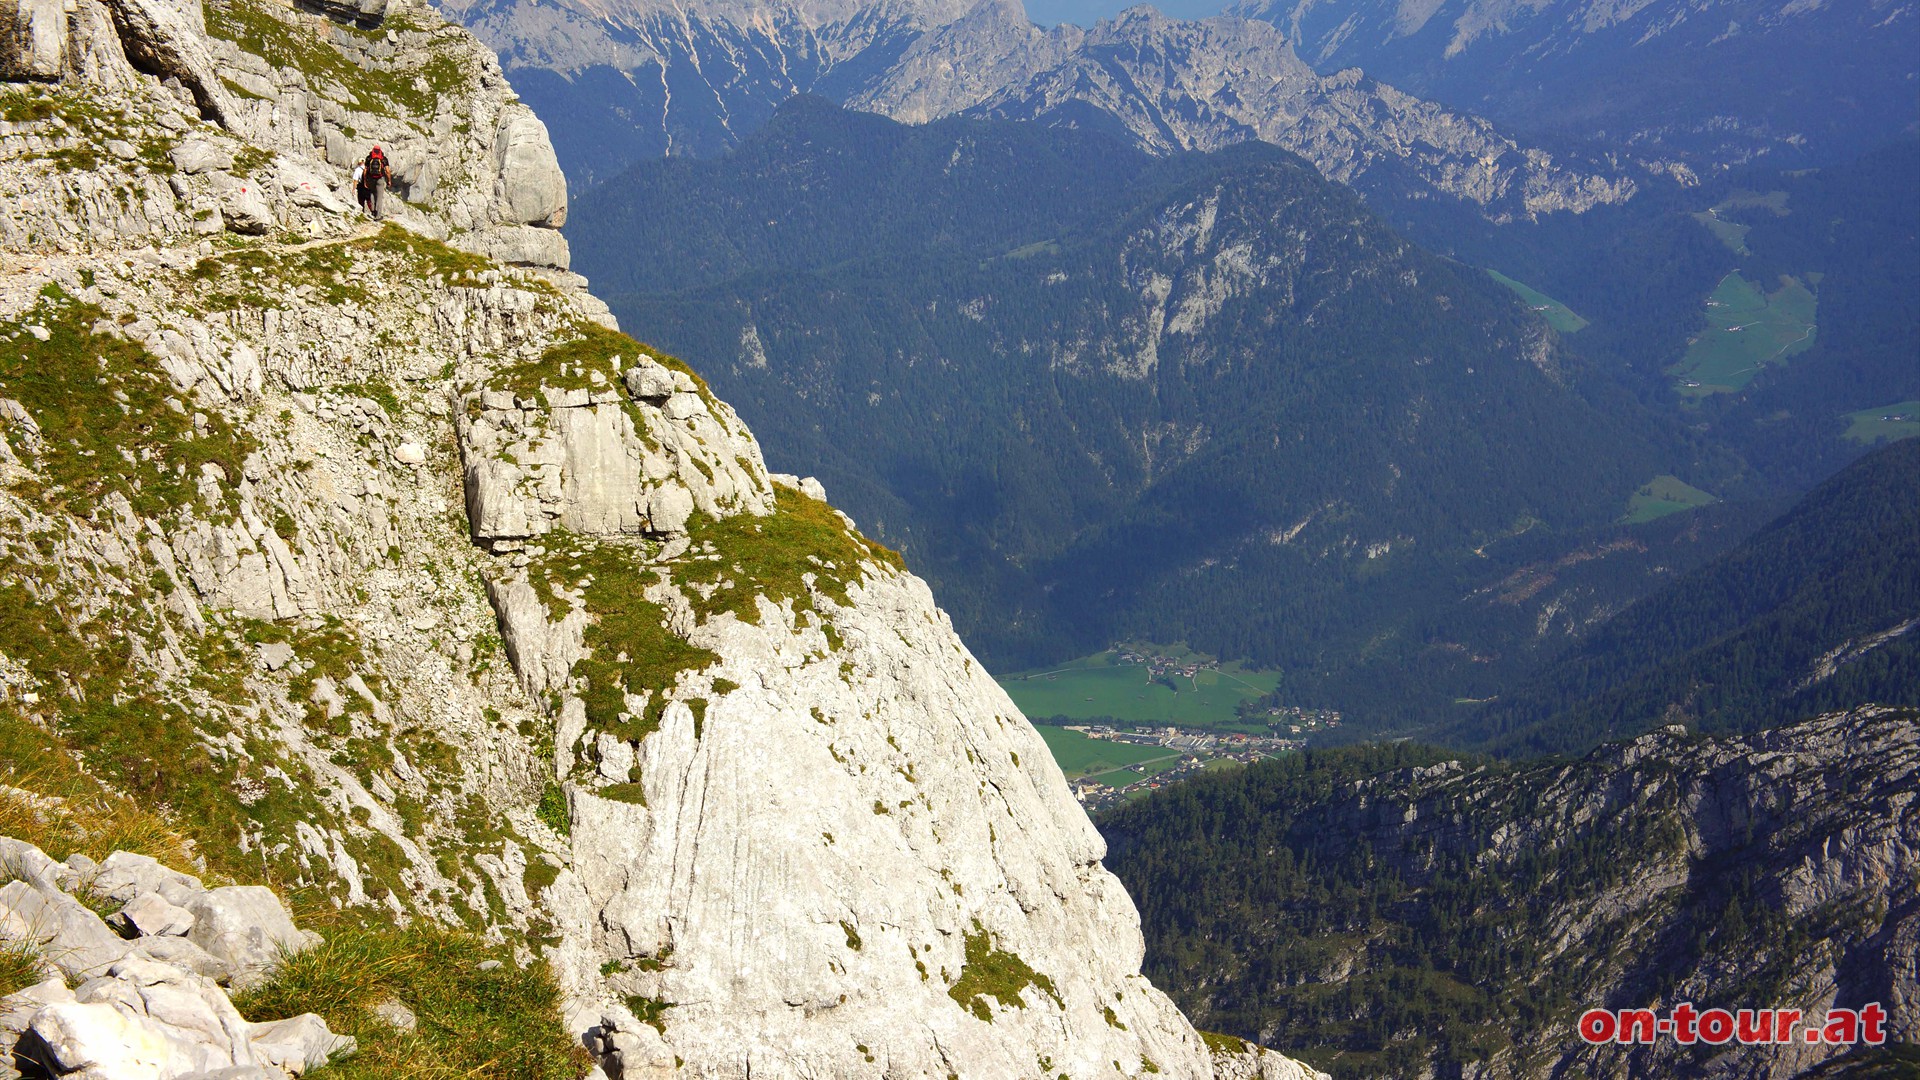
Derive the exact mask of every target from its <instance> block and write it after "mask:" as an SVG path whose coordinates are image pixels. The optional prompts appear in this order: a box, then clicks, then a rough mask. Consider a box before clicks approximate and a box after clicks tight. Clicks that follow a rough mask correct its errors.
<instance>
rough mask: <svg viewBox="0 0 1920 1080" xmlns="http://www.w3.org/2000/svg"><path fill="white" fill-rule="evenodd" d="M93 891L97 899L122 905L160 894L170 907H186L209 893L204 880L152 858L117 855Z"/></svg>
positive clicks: (101, 868) (126, 853)
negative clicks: (146, 895) (108, 900)
mask: <svg viewBox="0 0 1920 1080" xmlns="http://www.w3.org/2000/svg"><path fill="white" fill-rule="evenodd" d="M89 888H90V889H91V890H92V891H93V892H94V893H95V894H97V895H100V896H104V897H106V898H108V899H110V900H116V901H118V902H120V903H122V904H125V903H127V902H129V901H131V900H132V899H133V898H134V897H136V896H139V895H140V894H141V893H158V894H159V895H160V897H161V898H162V899H164V900H165V901H167V902H168V903H170V904H179V905H182V906H185V905H186V903H187V900H188V899H189V898H191V897H193V896H194V895H195V894H197V893H202V892H205V891H206V886H204V885H202V884H200V879H199V878H197V877H194V876H193V875H192V874H183V873H181V872H180V871H178V870H175V869H173V868H171V867H167V866H162V865H161V864H160V862H159V861H158V860H157V859H155V858H153V857H152V856H150V855H139V854H136V853H134V852H131V851H116V852H114V853H113V854H111V855H109V856H107V857H106V859H105V860H103V861H102V862H101V863H100V865H99V867H98V868H97V869H96V870H95V871H94V875H93V880H92V881H91V882H90V883H89Z"/></svg>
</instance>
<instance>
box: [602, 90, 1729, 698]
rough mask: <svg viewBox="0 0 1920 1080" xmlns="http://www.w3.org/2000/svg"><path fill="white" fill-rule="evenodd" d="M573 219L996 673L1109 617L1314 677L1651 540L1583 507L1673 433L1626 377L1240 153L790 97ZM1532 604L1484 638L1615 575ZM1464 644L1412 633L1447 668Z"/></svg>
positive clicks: (1276, 154) (1619, 488)
mask: <svg viewBox="0 0 1920 1080" xmlns="http://www.w3.org/2000/svg"><path fill="white" fill-rule="evenodd" d="M575 212H576V215H577V217H576V220H577V221H578V222H580V223H581V224H582V226H584V227H583V228H581V229H579V230H578V233H577V236H578V237H579V239H578V241H577V242H578V244H579V259H580V264H581V266H582V268H583V269H584V270H585V271H586V272H587V273H589V274H590V275H592V276H593V278H594V279H595V280H596V281H597V282H599V283H600V284H601V286H602V287H603V289H604V290H605V292H606V293H607V294H608V295H609V296H611V297H612V298H613V299H612V300H611V303H612V304H613V305H614V307H615V308H616V310H618V311H619V312H620V314H621V316H622V318H623V319H627V320H629V321H637V322H639V323H642V324H644V325H647V326H650V327H654V328H656V330H655V333H656V335H657V336H658V338H659V339H660V340H661V341H662V342H663V343H666V344H667V345H669V346H670V347H672V348H674V349H676V350H679V351H681V352H683V353H684V354H686V355H689V356H693V357H696V358H698V361H699V362H700V363H701V364H702V365H703V367H704V368H705V369H706V370H708V371H709V372H710V374H711V376H712V377H713V378H714V379H715V380H716V385H719V386H721V387H722V388H723V389H724V391H725V392H726V393H727V394H728V395H729V396H730V397H731V398H732V399H733V400H735V401H737V402H739V403H740V406H741V408H742V409H743V411H744V412H745V414H746V415H748V416H750V417H752V418H753V422H754V423H755V425H756V427H757V428H758V429H759V430H760V431H762V432H763V433H764V435H765V437H766V438H767V439H768V444H769V447H770V450H771V453H772V454H773V456H774V459H775V460H776V461H784V462H791V463H792V467H794V468H802V469H805V470H807V471H810V472H816V473H817V474H818V475H820V476H821V477H822V478H823V479H824V480H825V481H826V482H827V483H828V485H829V487H830V490H832V491H834V492H835V493H836V494H837V496H838V497H840V498H842V499H845V500H846V501H847V504H848V505H849V506H850V507H852V508H853V509H854V510H855V511H856V512H857V513H859V515H860V517H861V519H862V520H863V521H867V522H869V523H871V525H872V527H874V528H875V529H876V530H878V531H879V533H880V534H881V535H883V536H885V537H887V538H888V540H889V542H891V543H897V544H899V545H901V546H902V547H903V548H904V549H905V551H906V553H907V555H908V558H909V559H910V560H911V561H912V562H913V564H914V565H916V566H918V567H922V568H924V570H925V572H927V573H928V574H929V575H930V577H932V579H933V580H934V581H935V583H936V587H937V588H939V589H940V591H941V595H942V597H943V601H944V602H945V603H946V604H947V605H949V607H950V608H951V609H952V610H953V611H954V612H955V615H956V618H957V619H959V620H960V623H961V625H962V626H963V627H964V628H965V629H966V632H967V633H968V634H969V636H970V637H971V638H972V639H973V640H975V641H976V642H977V643H978V644H979V646H980V647H981V648H982V649H983V650H984V651H985V652H986V654H987V655H988V656H989V657H990V658H991V660H992V662H994V663H996V664H1000V665H1003V666H1007V665H1024V664H1027V663H1030V662H1038V661H1040V660H1046V659H1058V658H1060V657H1061V656H1063V655H1067V654H1070V653H1072V652H1073V651H1074V650H1080V651H1083V652H1090V651H1093V650H1096V649H1099V648H1104V647H1105V646H1106V644H1107V643H1108V642H1109V641H1111V640H1113V639H1114V637H1116V636H1119V635H1125V634H1138V635H1145V636H1148V637H1150V638H1152V639H1155V640H1174V639H1182V638H1184V639H1186V640H1189V641H1191V642H1193V643H1194V644H1195V645H1196V647H1201V648H1207V649H1209V650H1212V651H1217V652H1221V653H1224V654H1228V655H1240V656H1249V657H1252V658H1253V659H1255V660H1257V661H1261V662H1264V663H1269V664H1282V665H1286V666H1287V667H1288V668H1289V669H1290V670H1297V671H1300V672H1302V673H1306V672H1311V671H1317V670H1320V669H1321V668H1323V667H1324V668H1339V667H1340V666H1341V665H1344V664H1347V663H1350V662H1351V660H1352V658H1353V656H1354V655H1355V653H1356V652H1357V651H1358V650H1359V649H1360V648H1361V647H1363V646H1364V645H1365V644H1366V643H1367V642H1369V641H1371V640H1374V639H1376V638H1378V637H1379V636H1380V635H1381V634H1382V632H1383V631H1385V630H1386V629H1387V628H1389V627H1390V626H1393V625H1397V623H1398V621H1399V620H1402V619H1403V618H1404V617H1405V616H1406V612H1407V611H1408V610H1409V609H1410V608H1418V609H1420V610H1429V611H1430V610H1433V609H1434V607H1435V606H1436V605H1437V606H1441V607H1444V606H1447V605H1457V604H1459V603H1461V602H1462V599H1463V597H1467V596H1469V595H1471V594H1472V593H1473V592H1474V591H1475V590H1476V589H1480V588H1482V587H1492V586H1495V585H1497V583H1499V582H1500V581H1502V580H1504V579H1505V578H1507V577H1508V576H1509V575H1510V574H1512V573H1514V572H1515V571H1517V570H1520V569H1522V568H1523V567H1526V566H1529V565H1532V564H1534V563H1537V562H1540V561H1542V560H1545V561H1546V562H1549V563H1551V562H1552V561H1553V560H1555V559H1558V558H1560V557H1562V556H1564V555H1567V554H1569V553H1570V552H1571V551H1573V550H1574V549H1578V548H1581V547H1582V546H1583V545H1589V544H1591V545H1592V547H1593V548H1594V549H1595V552H1596V553H1598V554H1623V553H1627V552H1633V553H1635V554H1636V557H1637V554H1638V553H1644V552H1645V551H1647V549H1648V545H1649V543H1652V544H1653V546H1655V547H1659V546H1660V545H1662V544H1664V543H1665V541H1663V540H1658V539H1653V540H1648V539H1644V538H1640V537H1638V536H1627V537H1624V538H1623V537H1621V536H1615V535H1612V534H1608V535H1600V534H1598V533H1595V532H1594V531H1593V530H1595V529H1601V528H1603V527H1606V526H1608V525H1609V524H1610V523H1611V522H1613V521H1614V519H1616V518H1618V517H1620V516H1621V514H1622V513H1623V511H1624V510H1625V507H1626V503H1627V499H1628V497H1629V495H1630V494H1631V493H1632V492H1633V491H1634V490H1635V489H1636V488H1637V487H1638V486H1639V485H1641V484H1643V483H1645V482H1646V480H1647V479H1648V478H1649V477H1651V476H1653V475H1655V474H1657V473H1660V472H1664V471H1667V470H1668V469H1670V468H1673V467H1674V466H1672V465H1669V464H1667V461H1668V460H1669V456H1670V455H1683V454H1685V453H1688V452H1689V451H1688V450H1687V449H1686V447H1685V446H1684V445H1682V444H1678V443H1676V442H1674V441H1673V440H1672V439H1670V438H1668V437H1667V436H1665V435H1663V434H1661V433H1660V432H1658V431H1656V430H1654V429H1653V428H1651V427H1650V426H1649V425H1647V424H1646V422H1645V421H1644V420H1643V419H1641V418H1640V413H1639V412H1638V410H1637V408H1636V407H1635V406H1633V405H1632V403H1631V402H1624V403H1622V402H1617V401H1612V400H1611V399H1609V403H1608V404H1607V405H1606V407H1605V408H1604V409H1602V408H1596V407H1595V406H1594V405H1593V404H1591V403H1590V402H1589V401H1588V400H1587V398H1586V397H1584V396H1583V393H1582V391H1581V390H1580V389H1579V387H1580V385H1581V380H1582V379H1583V378H1584V377H1585V375H1584V373H1583V372H1582V370H1581V369H1580V367H1579V363H1578V361H1577V359H1576V358H1575V357H1574V356H1573V355H1572V354H1570V353H1569V352H1568V351H1567V350H1566V349H1565V347H1564V345H1563V343H1562V342H1561V341H1560V340H1559V339H1557V338H1556V336H1555V335H1554V334H1553V332H1552V331H1550V330H1549V329H1547V327H1546V326H1545V324H1543V323H1541V322H1539V321H1537V320H1536V319H1535V318H1534V317H1533V316H1532V315H1531V314H1530V313H1529V312H1527V311H1526V310H1525V309H1524V308H1523V307H1522V306H1521V305H1519V304H1518V303H1516V302H1515V301H1514V299H1513V298H1512V296H1511V295H1510V294H1509V293H1507V292H1506V291H1505V290H1503V289H1501V288H1500V287H1499V286H1498V285H1497V284H1495V283H1494V282H1493V281H1492V280H1491V279H1489V278H1488V277H1487V276H1486V275H1484V274H1483V273H1481V272H1479V271H1477V270H1474V269H1472V268H1470V267H1465V266H1461V265H1459V264H1457V263H1453V262H1450V261H1448V260H1444V259H1439V258H1436V257H1434V256H1431V255H1429V254H1427V253H1425V252H1423V251H1421V250H1420V249H1419V248H1417V247H1415V246H1413V245H1411V244H1409V243H1408V242H1407V241H1405V240H1404V239H1402V238H1400V237H1398V236H1396V235H1395V234H1394V233H1392V232H1391V231H1390V230H1388V229H1387V228H1385V227H1384V226H1383V225H1381V224H1380V223H1379V221H1378V220H1377V219H1375V218H1374V217H1373V216H1372V215H1371V214H1370V213H1369V212H1368V211H1367V210H1366V209H1365V208H1364V207H1363V206H1361V205H1360V203H1359V201H1358V200H1357V199H1356V198H1355V197H1354V196H1353V195H1352V194H1351V193H1350V192H1348V191H1347V190H1345V189H1343V188H1341V187H1339V186H1336V185H1333V184H1329V183H1327V182H1326V181H1324V180H1322V179H1321V178H1320V177H1318V176H1317V175H1316V174H1315V173H1314V171H1313V170H1312V169H1311V168H1309V167H1307V166H1306V165H1305V164H1304V163H1302V162H1300V161H1299V160H1298V159H1296V158H1293V157H1291V156H1289V155H1287V154H1285V153H1283V152H1280V151H1277V150H1274V149H1272V148H1269V147H1263V146H1260V145H1258V144H1252V145H1246V146H1241V147H1237V148H1233V149H1230V150H1227V151H1222V152H1219V153H1215V154H1211V155H1176V156H1173V157H1170V158H1155V157H1151V156H1149V155H1146V154H1144V153H1141V152H1139V151H1137V150H1133V149H1131V148H1130V147H1128V146H1127V145H1126V144H1125V143H1123V142H1118V141H1115V140H1112V139H1109V138H1107V137H1106V136H1103V135H1101V134H1099V133H1097V132H1090V131H1062V130H1057V129H1048V128H1042V127H1037V126H1033V125H1019V124H1011V123H996V122H983V121H964V120H949V121H940V122H936V123H933V124H929V125H926V126H924V127H918V128H910V127H904V126H901V125H897V124H893V123H891V122H888V121H885V120H883V119H880V118H877V117H872V116H867V115H862V114H856V113H850V112H843V111H840V110H837V109H835V108H833V107H832V106H830V105H829V104H828V103H825V102H821V101H818V100H813V101H807V100H801V101H796V102H795V103H793V104H792V105H790V106H789V107H787V108H786V109H783V110H782V112H781V114H780V115H779V116H777V117H776V118H775V120H774V121H773V123H772V124H771V125H770V126H769V127H768V128H767V129H765V130H764V131H763V133H762V134H761V135H759V136H756V137H755V138H754V139H751V140H749V141H748V142H747V144H746V145H744V146H743V147H742V148H741V149H740V150H738V151H736V152H734V153H733V154H731V155H729V156H728V157H726V158H724V159H720V160H717V161H710V162H695V161H667V162H661V163H656V164H652V165H647V166H643V167H640V168H638V169H636V170H634V171H633V172H631V173H629V174H628V175H626V176H625V177H623V178H622V179H621V180H619V181H617V182H614V183H610V184H608V185H605V186H603V187H602V188H600V189H597V190H596V191H594V192H593V193H591V194H589V195H587V196H585V197H584V198H582V199H581V200H580V203H579V205H578V207H577V208H576V211H575ZM636 247H638V248H643V249H644V250H646V251H648V252H649V255H648V257H646V258H641V259H634V258H630V257H629V256H628V253H629V252H630V251H631V250H633V249H634V248H636ZM796 402H802V403H804V405H805V408H804V409H796V408H795V407H794V405H795V403H796ZM1676 447H1677V449H1676ZM1683 531H1684V530H1683ZM1689 535H1690V539H1689V540H1687V541H1685V542H1683V543H1682V544H1681V545H1679V547H1677V548H1675V549H1674V551H1672V552H1670V553H1668V554H1663V555H1659V556H1656V557H1653V558H1651V559H1649V561H1648V563H1647V564H1644V568H1643V569H1642V570H1639V571H1635V572H1633V573H1630V574H1627V575H1624V576H1625V577H1627V578H1632V579H1633V581H1634V582H1638V584H1634V583H1632V582H1628V583H1625V584H1623V585H1622V588H1625V589H1626V590H1627V592H1626V595H1638V592H1639V591H1640V590H1644V589H1645V588H1648V587H1651V583H1652V580H1654V579H1655V578H1657V573H1656V572H1655V569H1654V568H1655V567H1657V566H1659V565H1662V564H1664V565H1668V566H1671V565H1672V563H1671V562H1670V561H1668V560H1669V559H1670V558H1678V559H1681V560H1682V561H1683V563H1684V562H1686V561H1687V560H1688V559H1689V558H1690V556H1689V555H1688V554H1686V551H1690V550H1693V548H1692V547H1690V546H1689V545H1691V544H1692V541H1694V540H1699V539H1701V538H1702V537H1705V538H1707V540H1708V543H1707V544H1706V550H1708V551H1717V550H1718V548H1717V547H1714V546H1712V544H1713V543H1714V541H1713V540H1712V537H1713V536H1715V535H1718V533H1717V531H1716V530H1715V528H1714V527H1713V526H1711V525H1709V527H1708V529H1707V530H1706V531H1705V532H1696V533H1692V534H1689ZM1516 536H1523V537H1525V539H1524V540H1514V541H1512V542H1511V543H1509V542H1508V541H1509V540H1510V538H1513V537H1516ZM1554 537H1560V538H1561V540H1560V541H1556V540H1554V539H1552V538H1554ZM1623 539H1624V541H1625V542H1624V543H1617V542H1616V541H1621V540H1623ZM1559 542H1564V543H1565V544H1566V545H1567V546H1566V547H1565V548H1564V549H1558V550H1555V549H1554V548H1555V544H1556V543H1559ZM1701 557H1704V556H1701ZM1580 561H1583V560H1581V559H1577V558H1576V559H1572V560H1570V563H1571V562H1580ZM1647 575H1652V577H1649V576H1647ZM1536 591H1537V590H1536ZM1559 595H1560V594H1557V593H1553V592H1546V593H1542V594H1541V595H1539V597H1538V599H1537V600H1535V599H1534V598H1533V593H1528V594H1526V596H1523V597H1522V598H1521V599H1520V601H1519V603H1518V605H1517V606H1516V607H1514V608H1513V610H1512V614H1513V615H1514V619H1513V620H1512V622H1513V624H1514V625H1512V626H1511V627H1508V628H1506V629H1503V630H1501V631H1499V634H1500V635H1515V636H1517V637H1518V639H1519V640H1518V641H1517V642H1516V643H1515V649H1516V650H1518V651H1527V650H1530V649H1533V648H1535V647H1537V644H1538V643H1537V642H1536V641H1534V640H1533V639H1534V638H1535V637H1536V634H1537V633H1539V632H1540V631H1541V627H1542V626H1544V625H1546V624H1551V625H1552V626H1553V627H1554V628H1553V630H1552V632H1551V633H1550V634H1548V635H1547V639H1548V640H1549V641H1552V640H1557V639H1558V637H1559V635H1561V634H1564V633H1566V632H1569V631H1570V630H1571V629H1575V628H1578V627H1579V626H1584V625H1585V623H1586V622H1587V621H1589V620H1591V619H1592V618H1596V617H1599V616H1601V615H1603V614H1605V613H1607V612H1610V611H1611V610H1615V609H1617V607H1618V606H1619V604H1620V603H1622V602H1623V601H1622V600H1621V599H1620V596H1621V593H1620V592H1619V591H1616V590H1615V589H1613V588H1611V587H1609V588H1606V589H1600V590H1598V591H1597V593H1591V592H1590V593H1587V594H1585V595H1584V597H1580V598H1576V600H1577V602H1571V603H1572V610H1577V611H1578V612H1579V613H1580V614H1578V615H1577V616H1573V615H1562V616H1561V617H1560V619H1559V620H1558V621H1556V620H1555V619H1553V618H1547V619H1545V620H1541V619H1540V618H1539V612H1540V610H1541V609H1542V608H1541V605H1547V604H1549V602H1551V601H1552V600H1554V598H1555V597H1557V596H1559ZM1554 607H1555V610H1562V609H1565V608H1566V607H1567V605H1566V604H1556V605H1554ZM1522 624H1524V626H1523V625H1522ZM1389 638H1390V639H1391V640H1390V642H1389V643H1388V644H1387V651H1388V652H1392V651H1393V650H1396V649H1400V648H1403V647H1404V648H1408V649H1413V650H1421V649H1425V648H1426V647H1427V646H1428V645H1430V644H1434V643H1433V642H1428V641H1425V640H1412V641H1407V640H1403V639H1401V638H1400V637H1399V636H1398V631H1396V632H1395V633H1394V634H1391V635H1389ZM1503 640H1504V638H1503ZM1439 644H1441V645H1442V646H1443V648H1441V649H1440V650H1439V652H1440V653H1446V652H1448V651H1449V650H1448V649H1446V648H1444V646H1445V645H1446V642H1444V641H1443V642H1440V643H1439ZM1481 644H1483V642H1479V641H1470V642H1469V643H1468V647H1467V648H1465V649H1463V650H1459V652H1458V653H1456V654H1455V655H1454V656H1453V659H1452V660H1450V661H1443V663H1442V666H1448V667H1450V668H1451V670H1452V675H1451V676H1448V677H1446V678H1442V679H1440V680H1439V683H1440V684H1444V686H1445V688H1446V689H1447V690H1448V691H1451V690H1453V689H1455V684H1456V683H1460V684H1461V685H1462V686H1463V687H1464V682H1465V681H1472V680H1473V679H1474V678H1477V672H1478V671H1479V670H1480V669H1482V668H1483V667H1484V665H1483V664H1481V663H1478V662H1476V661H1475V660H1474V659H1473V658H1472V655H1471V654H1475V653H1482V654H1483V653H1485V652H1486V651H1487V650H1486V649H1484V648H1480V647H1479V646H1480V645H1481ZM1376 648H1378V646H1376ZM1503 648H1504V646H1503ZM1448 678H1451V679H1453V680H1454V681H1453V682H1448V681H1447V679H1448ZM1430 692H1431V688H1430ZM1469 696H1472V695H1469ZM1477 696H1484V691H1483V692H1482V693H1481V694H1480V695H1477ZM1449 700H1450V699H1449Z"/></svg>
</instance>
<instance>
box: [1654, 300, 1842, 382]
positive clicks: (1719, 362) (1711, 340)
mask: <svg viewBox="0 0 1920 1080" xmlns="http://www.w3.org/2000/svg"><path fill="white" fill-rule="evenodd" d="M1817 306H1818V305H1817V302H1816V300H1815V298H1814V295H1813V292H1812V291H1811V290H1810V289H1808V288H1807V286H1806V285H1805V284H1803V283H1802V282H1801V281H1800V280H1799V279H1798V278H1794V277H1790V276H1787V275H1782V276H1781V278H1780V281H1779V287H1778V288H1777V289H1775V290H1774V291H1773V292H1771V293H1765V292H1762V291H1761V290H1760V288H1759V287H1758V286H1756V285H1754V284H1753V283H1752V282H1750V281H1748V280H1747V279H1746V278H1743V277H1741V276H1740V272H1739V271H1738V270H1736V271H1734V272H1733V273H1731V274H1728V275H1727V276H1726V277H1725V278H1723V279H1721V281H1720V284H1719V286H1718V287H1717V288H1715V289H1714V290H1713V295H1712V296H1710V297H1708V298H1707V310H1706V319H1707V328H1706V329H1705V330H1704V331H1703V332H1702V333H1701V334H1700V335H1699V336H1698V337H1696V338H1695V339H1694V340H1693V342H1692V344H1690V345H1688V346H1687V352H1686V355H1685V356H1683V357H1681V359H1680V362H1679V363H1677V364H1675V365H1673V366H1672V367H1671V368H1668V369H1667V372H1668V374H1670V375H1672V376H1673V377H1674V378H1675V379H1676V380H1678V383H1679V386H1678V389H1679V391H1680V393H1681V395H1682V396H1684V397H1693V398H1697V397H1705V396H1706V395H1708V394H1724V393H1730V392H1732V391H1735V390H1738V389H1740V388H1741V387H1744V386H1746V385H1747V384H1748V383H1749V382H1752V381H1753V377H1754V376H1755V375H1756V374H1758V373H1759V372H1760V369H1761V368H1763V367H1765V366H1766V365H1768V364H1782V363H1785V362H1786V361H1787V358H1788V357H1790V356H1793V355H1794V354H1796V353H1799V352H1803V351H1805V350H1806V349H1808V348H1811V347H1812V345H1813V336H1814V312H1815V308H1816V307H1817Z"/></svg>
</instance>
